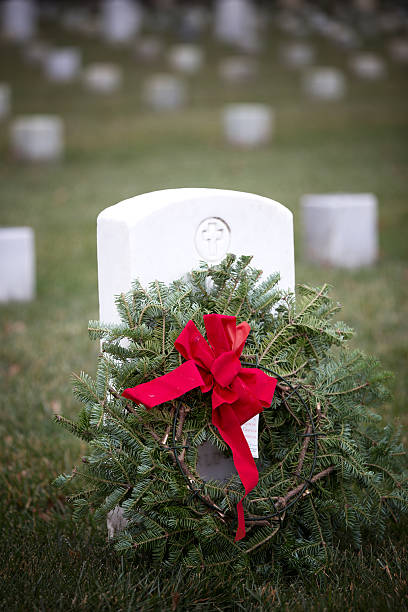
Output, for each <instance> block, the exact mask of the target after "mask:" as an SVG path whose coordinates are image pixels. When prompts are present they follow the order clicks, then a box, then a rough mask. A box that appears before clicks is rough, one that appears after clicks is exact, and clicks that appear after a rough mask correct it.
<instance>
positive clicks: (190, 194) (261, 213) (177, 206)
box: [98, 189, 295, 322]
mask: <svg viewBox="0 0 408 612" xmlns="http://www.w3.org/2000/svg"><path fill="white" fill-rule="evenodd" d="M227 252H229V253H236V254H237V255H242V254H247V255H253V256H254V259H253V265H254V266H255V267H259V268H261V269H262V270H264V273H265V274H266V275H267V274H271V273H273V272H276V271H279V272H280V274H281V283H280V286H281V287H282V288H285V289H288V288H290V289H293V288H294V270H295V269H294V250H293V220H292V213H291V212H290V211H289V210H288V209H287V208H285V207H284V206H282V205H281V204H279V203H278V202H275V201H274V200H270V199H269V198H265V197H262V196H258V195H254V194H250V193H242V192H239V191H228V190H220V189H167V190H163V191H155V192H152V193H146V194H143V195H140V196H136V197H134V198H130V199H128V200H124V201H123V202H120V203H119V204H116V205H114V206H111V207H109V208H106V209H105V210H104V211H102V212H101V213H100V215H99V217H98V282H99V309H100V319H101V321H105V322H118V321H119V318H118V314H117V311H116V307H115V302H114V296H115V295H118V294H120V293H121V292H123V291H129V290H130V287H131V283H132V281H133V280H134V279H135V278H139V279H140V281H141V282H142V284H147V283H150V282H151V281H153V280H155V279H159V280H161V281H163V282H165V283H169V282H171V281H173V280H175V279H176V278H178V277H181V276H183V275H184V274H185V273H186V272H188V271H189V270H191V269H192V268H195V267H196V266H198V264H199V262H200V261H202V260H205V261H207V262H209V263H214V264H215V263H218V262H220V261H221V260H222V259H223V257H224V256H225V255H226V253H227Z"/></svg>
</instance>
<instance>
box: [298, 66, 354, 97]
mask: <svg viewBox="0 0 408 612" xmlns="http://www.w3.org/2000/svg"><path fill="white" fill-rule="evenodd" d="M303 90H304V92H305V93H306V95H307V96H308V97H310V98H313V99H316V100H340V99H341V98H343V97H344V96H345V94H346V79H345V76H344V74H343V73H342V72H341V71H340V70H338V69H337V68H309V69H308V70H307V72H306V73H305V74H304V76H303Z"/></svg>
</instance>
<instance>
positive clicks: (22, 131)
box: [10, 115, 64, 162]
mask: <svg viewBox="0 0 408 612" xmlns="http://www.w3.org/2000/svg"><path fill="white" fill-rule="evenodd" d="M10 139H11V150H12V153H13V155H14V156H15V157H16V158H17V159H20V160H23V161H32V162H49V161H56V160H59V159H60V158H61V157H62V154H63V152H64V124H63V121H62V119H60V118H59V117H56V116H54V115H26V116H22V117H19V118H17V119H15V120H14V121H13V122H12V124H11V126H10Z"/></svg>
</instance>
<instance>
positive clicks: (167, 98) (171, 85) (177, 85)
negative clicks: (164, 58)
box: [143, 73, 187, 111]
mask: <svg viewBox="0 0 408 612" xmlns="http://www.w3.org/2000/svg"><path fill="white" fill-rule="evenodd" d="M143 97H144V101H145V103H146V105H147V106H149V107H150V108H151V109H152V110H154V111H173V110H177V109H180V108H183V106H185V104H186V102H187V88H186V84H185V82H184V81H183V80H182V79H181V78H180V77H177V76H175V75H172V74H165V73H163V74H154V75H152V76H151V77H149V78H148V79H147V81H146V82H145V84H144V89H143Z"/></svg>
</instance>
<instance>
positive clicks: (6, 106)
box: [0, 83, 11, 119]
mask: <svg viewBox="0 0 408 612" xmlns="http://www.w3.org/2000/svg"><path fill="white" fill-rule="evenodd" d="M10 106H11V88H10V85H8V84H7V83H0V119H4V118H5V117H7V116H8V115H9V113H10Z"/></svg>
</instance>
